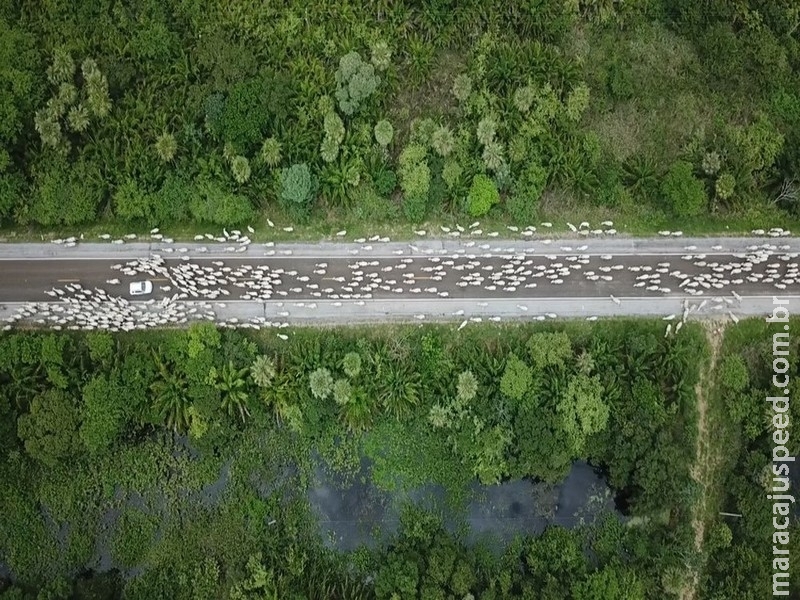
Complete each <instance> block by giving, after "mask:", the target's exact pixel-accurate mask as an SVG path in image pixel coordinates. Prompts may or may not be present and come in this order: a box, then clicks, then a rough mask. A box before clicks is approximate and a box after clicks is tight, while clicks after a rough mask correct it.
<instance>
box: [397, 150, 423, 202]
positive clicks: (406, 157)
mask: <svg viewBox="0 0 800 600" xmlns="http://www.w3.org/2000/svg"><path fill="white" fill-rule="evenodd" d="M430 185H431V170H430V168H429V167H428V163H427V161H426V151H425V148H424V147H423V146H420V145H418V144H409V145H408V146H406V147H405V148H404V149H403V151H402V152H401V153H400V187H401V188H402V190H403V194H404V195H405V197H406V199H409V198H415V199H417V200H420V199H421V200H423V201H424V202H427V198H428V191H429V190H430Z"/></svg>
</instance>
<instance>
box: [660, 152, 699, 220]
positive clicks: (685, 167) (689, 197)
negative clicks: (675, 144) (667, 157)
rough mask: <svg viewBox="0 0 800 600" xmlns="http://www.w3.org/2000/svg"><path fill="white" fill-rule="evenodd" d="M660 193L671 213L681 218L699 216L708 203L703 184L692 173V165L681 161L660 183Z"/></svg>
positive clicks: (673, 166) (674, 165)
mask: <svg viewBox="0 0 800 600" xmlns="http://www.w3.org/2000/svg"><path fill="white" fill-rule="evenodd" d="M661 193H662V194H664V198H665V199H666V201H667V203H668V205H669V207H670V208H671V209H672V211H673V212H674V213H675V214H676V215H678V216H682V217H693V216H697V215H699V214H701V213H702V212H703V210H704V209H705V207H706V203H707V201H708V199H707V198H706V190H705V187H704V186H703V182H701V181H700V180H699V179H697V178H696V177H695V176H694V174H693V173H692V165H691V164H690V163H688V162H686V161H683V160H679V161H677V162H676V163H675V164H673V165H672V167H671V168H670V170H669V173H667V175H666V176H665V177H664V180H663V181H662V183H661Z"/></svg>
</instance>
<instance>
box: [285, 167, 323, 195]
mask: <svg viewBox="0 0 800 600" xmlns="http://www.w3.org/2000/svg"><path fill="white" fill-rule="evenodd" d="M316 187H317V184H316V182H315V180H314V177H313V176H312V175H311V171H310V170H309V168H308V165H307V164H305V163H302V164H296V165H292V166H291V167H289V168H286V169H282V170H281V175H280V197H281V199H282V200H284V201H286V202H289V203H291V204H297V205H306V204H308V203H309V202H311V200H312V199H313V197H314V194H315V193H316Z"/></svg>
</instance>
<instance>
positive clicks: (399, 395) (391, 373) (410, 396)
mask: <svg viewBox="0 0 800 600" xmlns="http://www.w3.org/2000/svg"><path fill="white" fill-rule="evenodd" d="M420 391H421V385H420V380H419V374H417V373H416V372H414V371H409V370H407V369H404V368H403V367H400V366H398V365H397V364H396V363H395V364H389V365H387V366H386V368H385V369H384V371H383V373H382V374H381V378H380V380H379V381H378V397H379V399H380V401H381V403H383V406H384V408H385V409H386V410H387V411H388V412H390V413H391V414H392V415H394V417H395V418H396V419H398V420H399V419H400V418H402V417H406V416H408V415H409V414H410V413H411V409H412V407H414V406H415V405H416V404H417V403H418V402H419V397H420Z"/></svg>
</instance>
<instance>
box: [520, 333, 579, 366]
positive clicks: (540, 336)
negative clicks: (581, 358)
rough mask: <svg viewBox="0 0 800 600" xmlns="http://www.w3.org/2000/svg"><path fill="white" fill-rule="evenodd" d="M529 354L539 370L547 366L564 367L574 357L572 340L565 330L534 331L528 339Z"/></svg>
mask: <svg viewBox="0 0 800 600" xmlns="http://www.w3.org/2000/svg"><path fill="white" fill-rule="evenodd" d="M528 355H529V356H530V357H531V361H532V362H533V366H534V368H535V369H536V370H538V371H541V370H542V369H545V368H546V367H558V368H564V366H565V364H566V361H567V360H568V359H569V358H571V357H572V342H571V341H570V339H569V336H568V335H567V334H566V333H565V332H563V331H559V332H554V333H534V334H533V335H531V337H530V339H529V340H528Z"/></svg>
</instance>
